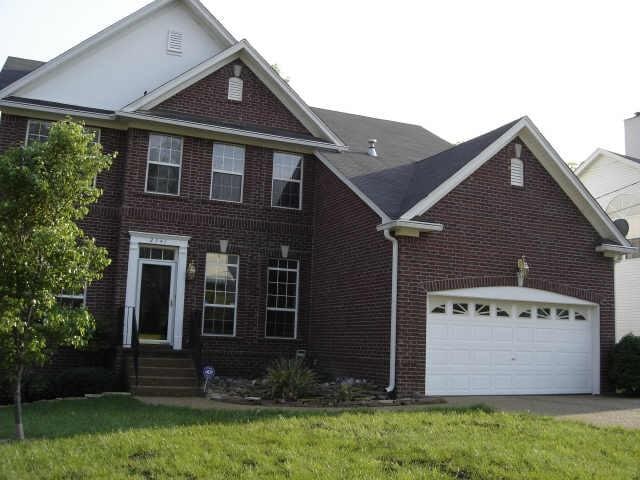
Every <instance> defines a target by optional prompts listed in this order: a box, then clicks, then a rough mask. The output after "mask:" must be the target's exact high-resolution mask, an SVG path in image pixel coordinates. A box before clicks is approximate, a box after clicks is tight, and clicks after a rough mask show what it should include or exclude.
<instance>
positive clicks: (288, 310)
mask: <svg viewBox="0 0 640 480" xmlns="http://www.w3.org/2000/svg"><path fill="white" fill-rule="evenodd" d="M298 277H299V263H298V261H297V260H287V259H272V260H269V268H268V271H267V319H266V322H265V323H266V325H265V336H267V337H275V338H296V334H297V320H298V318H297V317H298Z"/></svg>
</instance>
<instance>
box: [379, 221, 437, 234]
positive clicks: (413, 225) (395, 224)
mask: <svg viewBox="0 0 640 480" xmlns="http://www.w3.org/2000/svg"><path fill="white" fill-rule="evenodd" d="M399 228H408V229H410V230H416V231H418V232H441V231H442V230H444V225H442V224H441V223H431V222H417V221H414V220H391V221H389V222H386V223H382V224H380V225H378V226H377V227H376V230H378V231H382V230H395V229H399Z"/></svg>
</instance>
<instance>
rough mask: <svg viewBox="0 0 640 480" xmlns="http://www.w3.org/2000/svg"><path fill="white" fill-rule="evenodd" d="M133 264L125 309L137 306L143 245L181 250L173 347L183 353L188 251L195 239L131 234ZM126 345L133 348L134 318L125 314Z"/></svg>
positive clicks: (128, 276)
mask: <svg viewBox="0 0 640 480" xmlns="http://www.w3.org/2000/svg"><path fill="white" fill-rule="evenodd" d="M129 237H130V239H129V261H128V267H127V287H126V292H125V307H135V306H136V296H137V289H138V261H139V259H140V258H139V257H140V244H149V245H162V246H170V247H177V249H178V255H177V259H175V260H174V261H175V263H176V265H177V269H176V280H175V285H176V288H175V301H174V317H173V332H172V333H173V335H172V337H171V338H170V339H169V343H170V344H171V345H172V346H173V349H174V350H182V326H183V318H184V294H185V282H186V272H187V249H188V247H189V240H190V239H191V237H185V236H180V235H168V234H164V233H143V232H135V231H130V232H129ZM123 322H124V328H123V338H122V343H123V345H131V318H130V317H129V316H128V315H127V308H125V312H124V318H123Z"/></svg>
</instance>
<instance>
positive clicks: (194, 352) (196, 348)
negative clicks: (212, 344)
mask: <svg viewBox="0 0 640 480" xmlns="http://www.w3.org/2000/svg"><path fill="white" fill-rule="evenodd" d="M201 335H202V311H201V310H193V311H192V313H191V329H190V332H189V348H190V349H191V356H192V358H193V365H194V367H195V369H196V375H198V378H201V377H202V342H201V338H202V336H201Z"/></svg>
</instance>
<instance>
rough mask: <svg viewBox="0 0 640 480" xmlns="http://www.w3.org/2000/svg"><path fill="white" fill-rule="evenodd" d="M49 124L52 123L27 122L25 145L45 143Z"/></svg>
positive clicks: (44, 121)
mask: <svg viewBox="0 0 640 480" xmlns="http://www.w3.org/2000/svg"><path fill="white" fill-rule="evenodd" d="M51 124H52V122H48V121H46V120H29V122H28V123H27V138H26V141H25V145H28V144H29V142H46V141H47V139H48V138H49V129H50V128H51Z"/></svg>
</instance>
